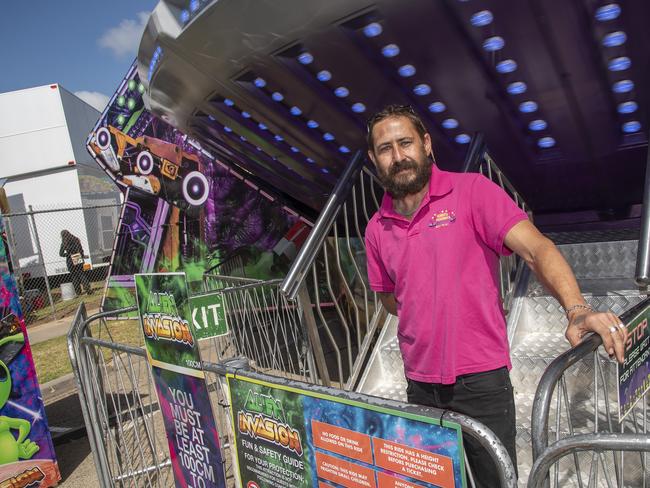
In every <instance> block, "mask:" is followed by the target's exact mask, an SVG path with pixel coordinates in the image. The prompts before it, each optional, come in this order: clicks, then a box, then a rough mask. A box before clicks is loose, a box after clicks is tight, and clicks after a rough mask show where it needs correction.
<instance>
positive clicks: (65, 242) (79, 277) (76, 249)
mask: <svg viewBox="0 0 650 488" xmlns="http://www.w3.org/2000/svg"><path fill="white" fill-rule="evenodd" d="M59 256H61V257H65V265H66V267H67V268H68V271H69V272H70V276H71V277H72V284H73V285H74V291H75V292H76V293H77V295H80V294H81V287H82V286H83V288H84V290H86V293H88V294H89V295H90V294H91V293H92V291H91V289H90V282H89V281H88V277H87V276H86V272H85V271H84V250H83V247H81V241H80V240H79V238H78V237H75V236H74V235H72V234H71V233H70V232H69V231H67V230H62V231H61V248H60V249H59Z"/></svg>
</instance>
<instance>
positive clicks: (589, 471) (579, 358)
mask: <svg viewBox="0 0 650 488" xmlns="http://www.w3.org/2000/svg"><path fill="white" fill-rule="evenodd" d="M649 303H650V299H646V300H644V301H643V302H641V303H639V304H637V305H635V306H634V307H633V308H631V309H630V310H628V311H626V312H625V313H624V314H622V315H621V317H620V318H621V320H622V321H623V322H624V323H627V322H628V321H629V320H631V319H632V318H633V317H634V316H636V315H637V314H638V313H640V311H641V310H643V308H645V307H647V306H648V304H649ZM601 344H602V339H601V338H600V336H599V335H597V334H589V335H588V336H586V337H585V339H583V341H582V342H581V343H580V344H578V345H577V346H575V347H573V348H571V349H569V350H568V351H566V352H565V353H563V354H561V355H560V356H558V357H557V358H556V359H555V360H554V361H553V362H552V363H551V364H550V365H549V366H548V368H547V369H546V371H545V372H544V374H543V376H542V379H541V380H540V383H539V385H538V387H537V391H536V393H535V399H534V401H533V410H532V417H531V436H532V447H533V461H534V466H533V469H532V471H531V474H530V478H529V484H528V486H529V487H537V486H542V485H543V484H545V485H546V486H549V485H551V484H552V486H554V487H565V486H578V487H580V488H582V487H583V486H589V487H591V486H607V487H614V486H616V487H624V486H625V487H628V486H635V487H639V488H640V487H643V488H645V487H646V486H650V479H648V469H647V464H646V463H647V460H646V454H645V453H646V452H648V451H650V445H649V444H648V439H649V438H650V432H649V431H648V423H649V421H650V417H649V412H648V409H647V405H648V398H647V397H648V396H647V395H646V396H644V397H643V398H642V399H641V401H639V403H638V404H637V406H635V407H634V409H633V410H632V411H631V412H630V413H629V414H628V415H627V416H626V417H625V419H623V422H621V423H619V419H618V418H617V412H618V407H617V404H618V401H617V398H618V397H617V394H618V391H617V387H616V381H617V377H616V371H617V369H616V363H615V361H614V360H612V359H609V358H608V357H607V356H606V355H603V354H602V353H601V352H599V350H598V348H599V346H600V345H601ZM590 362H593V366H591V365H590V364H589V363H590ZM592 367H593V376H592V375H589V374H586V371H589V370H590V369H591V368H592ZM553 405H554V408H552V406H553ZM550 434H553V436H554V441H553V442H552V443H550V444H549V437H550ZM608 442H609V443H610V444H608ZM604 451H608V452H609V454H605V453H604ZM622 451H637V452H636V453H635V454H632V455H626V456H624V455H623V454H622ZM558 460H559V462H558ZM560 463H562V465H561V464H560ZM553 467H554V473H553V475H552V476H551V475H550V471H551V468H553Z"/></svg>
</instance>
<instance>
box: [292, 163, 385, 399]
mask: <svg viewBox="0 0 650 488" xmlns="http://www.w3.org/2000/svg"><path fill="white" fill-rule="evenodd" d="M364 164H365V161H364V158H363V157H362V154H361V152H357V153H356V154H355V155H354V156H353V157H352V159H351V160H350V163H349V164H348V166H347V167H346V170H345V171H344V173H343V175H342V176H341V178H340V179H339V181H338V182H337V184H336V186H335V188H334V190H333V191H332V194H331V195H330V197H329V199H328V201H327V203H326V205H325V207H324V209H323V211H322V212H321V214H320V216H319V218H318V220H317V221H316V223H315V225H314V228H313V229H312V231H311V232H310V234H309V236H308V237H307V240H306V241H305V243H304V244H303V246H302V247H301V249H300V251H299V253H298V255H297V257H296V259H295V260H294V262H293V264H292V266H291V269H290V270H289V272H288V273H287V276H286V278H285V279H284V281H283V282H282V284H281V286H280V292H281V293H282V294H284V295H285V296H286V297H287V299H288V300H289V301H291V302H295V303H297V304H298V305H299V308H300V310H301V313H302V321H303V324H304V326H305V331H306V333H307V335H308V338H309V341H310V344H311V351H313V353H314V364H315V367H316V370H317V371H318V380H319V382H320V383H322V384H323V385H326V386H328V385H330V384H331V383H332V382H335V383H337V384H338V385H341V386H342V387H343V388H345V389H352V388H353V387H354V384H355V382H356V380H357V378H358V375H359V372H360V371H361V367H362V365H363V364H364V361H365V358H366V355H367V353H368V352H369V350H370V345H371V343H372V340H373V336H374V334H375V332H376V330H377V327H378V326H379V325H381V324H380V320H379V319H378V317H377V316H376V315H377V314H383V312H382V310H383V309H381V306H380V305H379V303H378V301H377V296H376V294H375V293H374V292H372V291H371V290H370V287H369V285H368V280H367V273H366V252H365V242H364V232H365V227H366V225H367V223H368V221H369V220H370V217H371V216H372V215H373V214H374V212H375V211H376V210H377V209H378V208H379V199H378V195H380V192H381V194H383V190H381V188H380V186H379V184H378V182H377V180H376V178H375V176H374V174H373V173H372V172H371V171H370V170H369V169H368V168H366V167H364ZM381 316H383V315H381Z"/></svg>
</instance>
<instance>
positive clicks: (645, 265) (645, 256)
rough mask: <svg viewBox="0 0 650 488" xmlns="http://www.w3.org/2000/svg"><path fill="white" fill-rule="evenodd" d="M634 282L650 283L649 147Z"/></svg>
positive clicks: (640, 283) (646, 284)
mask: <svg viewBox="0 0 650 488" xmlns="http://www.w3.org/2000/svg"><path fill="white" fill-rule="evenodd" d="M634 276H635V279H636V284H637V285H639V286H643V287H647V286H648V285H650V149H648V156H647V162H646V169H645V186H644V188H643V213H642V215H641V234H640V235H639V247H638V250H637V253H636V272H635V275H634Z"/></svg>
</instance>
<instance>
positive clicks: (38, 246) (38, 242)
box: [29, 205, 56, 320]
mask: <svg viewBox="0 0 650 488" xmlns="http://www.w3.org/2000/svg"><path fill="white" fill-rule="evenodd" d="M29 219H30V220H31V221H32V227H33V228H34V240H35V241H36V250H37V251H38V260H39V261H40V263H41V264H42V265H43V276H44V277H45V287H46V288H47V298H48V299H49V300H50V308H51V309H52V318H53V319H55V320H56V310H55V309H54V300H52V290H50V280H49V279H48V277H47V268H46V267H45V260H44V259H43V251H42V250H41V240H40V239H39V238H38V228H37V227H36V219H35V218H34V211H33V210H32V206H31V205H30V206H29Z"/></svg>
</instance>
